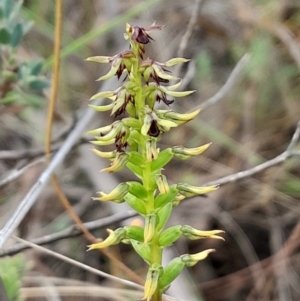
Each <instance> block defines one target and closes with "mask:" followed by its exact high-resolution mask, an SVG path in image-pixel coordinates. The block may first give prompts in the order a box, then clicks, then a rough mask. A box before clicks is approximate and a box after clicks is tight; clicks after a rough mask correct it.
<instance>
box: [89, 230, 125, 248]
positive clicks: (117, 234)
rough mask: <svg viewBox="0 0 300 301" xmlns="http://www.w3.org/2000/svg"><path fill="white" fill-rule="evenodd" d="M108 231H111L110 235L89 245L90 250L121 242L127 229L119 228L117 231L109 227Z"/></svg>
mask: <svg viewBox="0 0 300 301" xmlns="http://www.w3.org/2000/svg"><path fill="white" fill-rule="evenodd" d="M107 232H108V233H109V235H108V237H107V238H106V239H105V240H103V241H101V242H98V243H95V244H91V245H89V246H88V251H90V250H94V249H103V248H107V247H109V246H112V245H116V244H118V243H120V242H121V241H122V240H123V239H124V238H125V235H126V231H125V230H124V228H119V229H117V230H115V231H113V230H111V229H107Z"/></svg>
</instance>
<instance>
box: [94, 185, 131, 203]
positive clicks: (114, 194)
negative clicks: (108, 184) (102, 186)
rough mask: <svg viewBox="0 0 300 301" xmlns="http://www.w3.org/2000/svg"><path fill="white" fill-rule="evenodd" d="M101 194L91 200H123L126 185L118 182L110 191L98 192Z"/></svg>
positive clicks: (117, 201)
mask: <svg viewBox="0 0 300 301" xmlns="http://www.w3.org/2000/svg"><path fill="white" fill-rule="evenodd" d="M98 193H99V194H100V195H101V196H100V197H95V198H93V200H96V201H113V202H116V203H122V202H124V197H125V195H126V194H127V193H128V185H127V184H126V183H121V184H119V185H118V186H117V187H116V188H115V189H113V190H112V191H111V192H110V193H108V194H106V193H104V192H102V191H101V192H98Z"/></svg>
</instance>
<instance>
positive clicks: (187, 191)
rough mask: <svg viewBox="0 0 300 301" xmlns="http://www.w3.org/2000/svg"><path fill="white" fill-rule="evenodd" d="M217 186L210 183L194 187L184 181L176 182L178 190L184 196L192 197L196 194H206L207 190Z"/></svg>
mask: <svg viewBox="0 0 300 301" xmlns="http://www.w3.org/2000/svg"><path fill="white" fill-rule="evenodd" d="M218 188H219V186H218V185H212V186H207V187H196V186H192V185H189V184H186V183H179V184H177V189H178V192H179V193H180V194H182V195H184V196H185V197H193V196H196V195H201V194H206V193H208V192H211V191H214V190H217V189H218Z"/></svg>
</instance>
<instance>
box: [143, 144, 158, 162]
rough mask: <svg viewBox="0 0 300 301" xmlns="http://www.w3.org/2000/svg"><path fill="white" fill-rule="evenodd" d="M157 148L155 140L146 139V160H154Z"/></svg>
mask: <svg viewBox="0 0 300 301" xmlns="http://www.w3.org/2000/svg"><path fill="white" fill-rule="evenodd" d="M158 153H159V149H157V148H156V141H155V140H147V141H146V157H147V161H148V162H151V161H153V160H156V159H157V157H158Z"/></svg>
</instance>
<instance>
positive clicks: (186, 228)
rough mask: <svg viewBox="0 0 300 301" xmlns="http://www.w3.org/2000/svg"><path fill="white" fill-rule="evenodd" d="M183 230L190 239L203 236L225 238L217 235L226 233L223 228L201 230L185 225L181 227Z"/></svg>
mask: <svg viewBox="0 0 300 301" xmlns="http://www.w3.org/2000/svg"><path fill="white" fill-rule="evenodd" d="M181 231H182V234H183V235H184V236H185V237H187V238H188V239H190V240H196V239H201V238H216V239H222V240H225V239H224V238H223V237H221V236H218V235H216V234H220V233H224V232H225V231H223V230H211V231H201V230H197V229H194V228H192V227H190V226H187V225H185V226H182V227H181Z"/></svg>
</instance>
